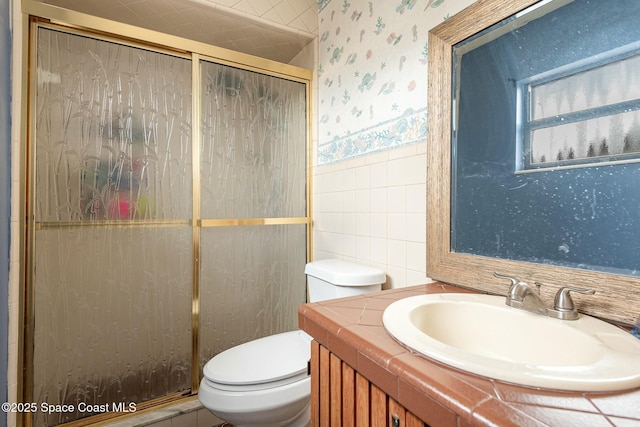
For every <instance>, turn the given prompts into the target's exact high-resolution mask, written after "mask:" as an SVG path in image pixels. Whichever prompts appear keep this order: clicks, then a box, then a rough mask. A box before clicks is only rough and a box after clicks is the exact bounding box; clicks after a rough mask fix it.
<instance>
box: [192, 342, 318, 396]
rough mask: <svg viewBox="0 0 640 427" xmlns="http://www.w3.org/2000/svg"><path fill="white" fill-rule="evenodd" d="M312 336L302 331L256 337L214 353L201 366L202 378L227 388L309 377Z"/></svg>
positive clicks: (270, 384)
mask: <svg viewBox="0 0 640 427" xmlns="http://www.w3.org/2000/svg"><path fill="white" fill-rule="evenodd" d="M311 340H312V338H311V337H310V336H309V335H307V334H306V333H304V332H303V331H299V330H296V331H290V332H283V333H280V334H276V335H270V336H267V337H264V338H259V339H257V340H253V341H250V342H247V343H244V344H241V345H238V346H236V347H233V348H230V349H228V350H225V351H223V352H222V353H220V354H218V355H216V356H215V357H213V358H212V359H211V360H209V361H208V362H207V364H206V365H205V366H204V370H203V373H204V380H205V381H206V382H207V383H208V384H209V385H210V386H212V387H214V388H217V389H219V390H226V391H256V390H264V389H268V388H273V387H280V386H283V385H286V384H290V383H293V382H296V381H300V380H303V379H305V378H307V377H308V373H307V363H308V361H309V359H310V357H311V346H310V342H311Z"/></svg>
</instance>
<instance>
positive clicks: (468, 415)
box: [298, 283, 640, 427]
mask: <svg viewBox="0 0 640 427" xmlns="http://www.w3.org/2000/svg"><path fill="white" fill-rule="evenodd" d="M442 292H471V291H469V290H466V289H461V288H457V287H454V286H449V285H446V284H443V283H430V284H427V285H419V286H412V287H408V288H400V289H392V290H387V291H382V292H379V293H375V294H370V295H363V296H356V297H349V298H342V299H337V300H331V301H325V302H318V303H310V304H304V305H302V306H300V308H299V309H298V319H299V323H300V328H301V329H303V330H304V331H306V332H307V333H308V334H310V335H311V336H313V337H314V339H315V340H316V341H318V342H319V343H320V344H322V345H324V346H325V347H327V348H328V349H329V350H331V351H332V352H333V353H335V354H336V356H338V357H340V358H341V359H342V360H343V361H344V362H346V363H347V364H349V365H350V366H351V367H353V368H354V369H355V370H356V371H358V372H360V373H361V374H362V375H363V376H365V377H366V378H367V379H368V380H369V381H371V382H372V383H374V384H375V385H376V386H378V387H380V388H381V389H382V390H383V391H384V392H385V393H387V394H388V395H389V396H390V397H392V398H393V399H395V400H396V401H398V402H399V403H400V404H401V405H403V406H404V407H405V408H407V409H408V410H410V411H411V412H413V413H414V414H415V415H417V416H418V417H420V418H421V419H422V420H423V421H425V422H426V423H428V424H429V425H431V426H433V427H441V426H442V427H449V426H451V427H453V426H459V427H468V426H501V427H506V426H514V427H516V426H517V427H522V426H536V427H537V426H540V427H542V426H589V427H599V426H602V427H611V426H617V427H631V426H635V427H640V388H637V389H633V390H625V391H620V392H606V393H594V392H588V393H586V392H566V391H555V390H543V389H536V388H529V387H522V386H517V385H513V384H507V383H503V382H500V381H496V380H492V379H488V378H484V377H480V376H478V375H474V374H470V373H466V372H463V371H460V370H457V369H454V368H450V367H448V366H446V365H443V364H441V363H439V362H436V361H434V360H431V359H428V358H426V357H423V356H421V355H418V354H416V353H415V352H412V351H410V350H408V349H407V348H405V347H403V346H402V345H400V344H399V343H398V342H396V341H395V340H394V339H393V338H391V336H390V335H388V334H387V333H386V331H385V330H384V327H383V325H382V313H383V311H384V309H385V308H386V307H387V306H388V305H389V304H391V303H392V302H394V301H396V300H398V299H401V298H406V297H409V296H413V295H421V294H425V293H442ZM638 363H640V360H639V361H638Z"/></svg>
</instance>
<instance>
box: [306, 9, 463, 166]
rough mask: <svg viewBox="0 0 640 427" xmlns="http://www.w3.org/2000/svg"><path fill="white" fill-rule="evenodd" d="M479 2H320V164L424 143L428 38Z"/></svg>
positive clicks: (318, 74) (425, 131) (318, 72)
mask: <svg viewBox="0 0 640 427" xmlns="http://www.w3.org/2000/svg"><path fill="white" fill-rule="evenodd" d="M471 3H473V1H471V0H385V1H373V0H371V1H367V0H319V1H318V9H319V15H318V20H319V25H318V34H319V39H318V62H319V64H318V70H317V76H318V85H319V124H318V132H319V134H318V139H319V144H318V159H317V162H318V164H319V165H322V164H326V163H331V162H335V161H339V160H343V159H347V158H351V157H356V156H360V155H363V154H368V153H372V152H375V151H380V150H385V149H389V148H396V147H399V146H402V145H406V144H412V143H416V142H420V141H424V140H425V138H426V133H427V117H426V103H427V55H428V47H427V36H428V31H429V29H430V28H432V27H434V26H435V25H437V24H439V23H440V22H442V21H443V20H445V19H447V18H448V17H449V16H450V15H452V14H455V13H456V12H458V11H459V10H461V9H462V8H463V7H465V6H467V5H469V4H471Z"/></svg>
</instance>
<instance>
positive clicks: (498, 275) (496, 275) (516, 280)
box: [493, 271, 519, 286]
mask: <svg viewBox="0 0 640 427" xmlns="http://www.w3.org/2000/svg"><path fill="white" fill-rule="evenodd" d="M493 275H494V276H495V277H497V278H499V279H509V280H511V286H515V285H516V284H517V283H518V282H519V280H518V279H516V278H515V277H511V276H507V275H505V274H500V273H498V272H497V271H494V272H493Z"/></svg>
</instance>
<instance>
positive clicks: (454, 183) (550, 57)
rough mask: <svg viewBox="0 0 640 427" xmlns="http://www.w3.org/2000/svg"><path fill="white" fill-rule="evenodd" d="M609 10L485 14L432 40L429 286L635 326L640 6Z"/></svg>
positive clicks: (535, 7) (543, 7)
mask: <svg viewBox="0 0 640 427" xmlns="http://www.w3.org/2000/svg"><path fill="white" fill-rule="evenodd" d="M607 5H608V3H606V2H589V1H584V0H573V1H569V0H550V1H549V0H546V1H542V2H539V3H536V2H535V1H531V0H518V1H505V0H491V1H488V2H478V3H475V4H473V5H471V6H470V7H469V8H467V9H465V10H464V11H462V12H461V13H459V14H457V15H455V16H454V17H452V18H451V19H449V20H447V21H445V22H444V23H442V24H440V25H439V26H438V27H436V28H434V29H433V30H432V31H431V32H430V34H429V94H428V95H429V101H428V102H429V106H428V120H429V134H428V147H429V148H428V152H427V158H428V162H429V164H428V167H427V171H428V172H427V174H428V176H427V185H428V203H429V209H428V212H429V215H428V219H427V230H428V231H427V233H428V235H427V242H428V243H427V254H428V255H427V275H428V276H429V277H431V278H433V279H437V280H442V281H445V282H449V283H454V284H458V285H461V286H466V287H472V288H475V289H480V290H485V291H489V292H494V293H499V294H504V293H506V291H507V289H508V283H505V282H504V281H501V280H498V279H496V278H495V277H493V272H494V271H499V272H501V273H505V274H509V275H512V276H516V277H518V278H519V279H521V280H525V281H528V282H535V281H539V282H542V283H543V287H542V294H543V296H544V297H545V298H546V299H547V300H548V301H551V300H552V298H553V295H554V294H555V292H556V291H557V289H558V288H559V287H561V286H567V285H572V286H580V287H589V288H593V289H595V290H596V292H597V293H596V295H594V296H588V297H578V296H577V297H576V301H577V302H578V303H579V304H578V305H579V308H580V309H581V311H584V312H586V313H589V314H593V315H596V316H599V317H604V318H608V319H610V320H614V321H620V322H624V323H632V322H633V321H634V320H635V318H636V317H637V315H638V312H636V310H637V307H640V304H638V302H640V299H639V298H638V293H639V292H637V290H638V289H640V243H639V242H640V209H638V208H639V207H640V191H637V190H636V189H638V188H640V173H639V172H640V163H638V160H639V158H640V155H639V152H640V112H639V110H640V101H638V100H639V99H640V71H636V70H640V56H639V54H640V30H639V29H637V28H636V27H637V25H636V24H635V22H634V18H633V17H635V16H637V14H638V12H640V4H639V5H636V2H634V1H632V0H628V1H620V2H617V3H616V7H611V5H610V4H609V5H608V6H607ZM618 5H619V6H620V7H621V8H622V7H623V6H624V5H626V8H625V9H624V10H623V9H620V11H619V12H618V11H617V10H614V9H617V8H618ZM603 7H604V8H606V10H604V9H602V10H601V8H603Z"/></svg>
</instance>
